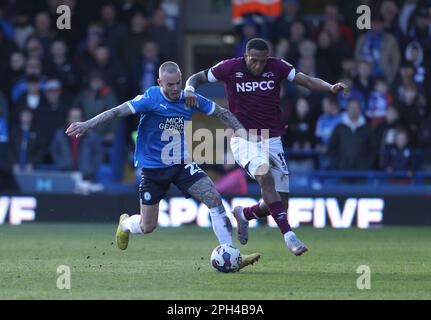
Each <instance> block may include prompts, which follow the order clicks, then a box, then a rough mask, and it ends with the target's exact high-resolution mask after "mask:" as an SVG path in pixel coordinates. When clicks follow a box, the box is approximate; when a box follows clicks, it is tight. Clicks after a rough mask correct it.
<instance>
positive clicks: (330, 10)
mask: <svg viewBox="0 0 431 320" xmlns="http://www.w3.org/2000/svg"><path fill="white" fill-rule="evenodd" d="M324 15H325V18H324V19H325V23H324V25H325V26H324V29H325V30H328V31H329V32H330V34H331V35H332V36H335V39H334V40H336V41H335V42H338V40H337V38H340V43H346V42H347V43H348V45H349V47H350V48H351V49H353V48H354V46H355V40H354V36H353V32H352V30H351V29H350V27H349V26H348V25H347V24H345V23H344V21H343V19H342V17H341V16H340V14H339V10H338V7H337V6H336V5H335V4H327V5H326V6H325V13H324ZM329 25H331V26H329ZM331 31H332V32H331Z"/></svg>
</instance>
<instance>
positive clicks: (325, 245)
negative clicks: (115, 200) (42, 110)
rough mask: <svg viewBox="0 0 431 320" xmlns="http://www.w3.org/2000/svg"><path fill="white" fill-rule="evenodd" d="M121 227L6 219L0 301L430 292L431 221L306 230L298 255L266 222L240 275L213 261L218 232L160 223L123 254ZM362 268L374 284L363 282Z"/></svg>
mask: <svg viewBox="0 0 431 320" xmlns="http://www.w3.org/2000/svg"><path fill="white" fill-rule="evenodd" d="M115 229H116V226H114V225H109V224H105V225H103V224H94V225H90V224H37V223H27V224H24V225H22V226H15V227H13V226H9V225H1V226H0V299H227V300H228V299H431V228H393V227H385V228H382V229H370V230H358V229H351V230H334V229H329V228H328V229H322V230H318V229H312V228H307V227H305V228H300V229H298V230H297V234H298V235H299V236H300V237H301V239H303V240H304V241H305V242H306V243H307V244H308V245H309V247H310V252H308V253H307V254H306V255H305V256H302V257H295V256H293V255H292V254H291V253H290V252H288V251H287V249H286V247H285V245H284V242H283V241H282V238H281V235H280V234H279V232H278V230H277V229H270V228H267V227H261V228H259V229H253V230H251V234H250V241H249V244H248V245H247V246H245V247H240V249H241V250H242V252H243V253H251V252H253V251H259V252H261V253H262V259H261V260H260V261H259V262H258V263H257V264H255V265H254V266H251V267H249V268H247V269H243V270H241V271H240V272H238V273H234V274H220V273H217V272H216V271H215V270H213V269H212V267H211V266H210V264H209V256H210V254H211V250H212V249H213V248H214V247H215V246H216V245H217V243H216V238H215V236H214V235H213V233H212V229H200V228H198V227H196V226H187V227H182V228H178V229H163V228H159V229H157V230H156V231H155V232H154V233H153V234H150V235H140V236H132V238H131V242H130V244H129V248H128V249H127V250H126V251H124V252H122V251H120V250H118V249H117V248H116V247H115V245H114V244H113V243H112V241H113V238H114V230H115ZM235 244H237V245H238V246H239V244H238V243H237V242H235ZM59 265H67V266H69V267H70V268H71V290H59V289H57V287H56V283H57V277H59V276H60V274H57V273H56V271H57V267H58V266H59ZM360 265H368V266H369V267H370V270H371V289H370V290H359V289H358V288H357V287H356V282H357V278H358V277H359V276H360V275H359V274H357V273H356V270H357V267H358V266H360Z"/></svg>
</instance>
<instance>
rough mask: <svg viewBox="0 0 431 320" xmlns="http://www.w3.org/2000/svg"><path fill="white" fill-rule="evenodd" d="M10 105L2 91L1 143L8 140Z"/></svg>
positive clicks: (0, 95) (0, 101)
mask: <svg viewBox="0 0 431 320" xmlns="http://www.w3.org/2000/svg"><path fill="white" fill-rule="evenodd" d="M8 124H9V107H8V103H7V100H6V97H5V96H4V94H3V92H1V91H0V144H2V143H6V142H8V137H9V125H8Z"/></svg>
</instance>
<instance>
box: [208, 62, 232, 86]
mask: <svg viewBox="0 0 431 320" xmlns="http://www.w3.org/2000/svg"><path fill="white" fill-rule="evenodd" d="M229 69H230V62H229V60H223V61H220V62H219V63H217V64H216V65H215V66H213V67H212V68H210V69H209V70H208V76H207V77H208V81H209V82H216V81H224V82H225V81H226V80H227V79H228V74H229Z"/></svg>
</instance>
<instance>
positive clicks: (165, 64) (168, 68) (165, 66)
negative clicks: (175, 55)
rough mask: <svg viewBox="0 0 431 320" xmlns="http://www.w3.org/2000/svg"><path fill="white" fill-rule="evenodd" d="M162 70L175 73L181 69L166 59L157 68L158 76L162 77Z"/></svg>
mask: <svg viewBox="0 0 431 320" xmlns="http://www.w3.org/2000/svg"><path fill="white" fill-rule="evenodd" d="M164 72H167V73H177V72H180V73H181V69H180V67H179V66H178V65H177V64H176V63H175V62H173V61H166V62H163V63H162V65H161V66H160V68H159V78H161V77H162V74H163V73H164Z"/></svg>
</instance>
